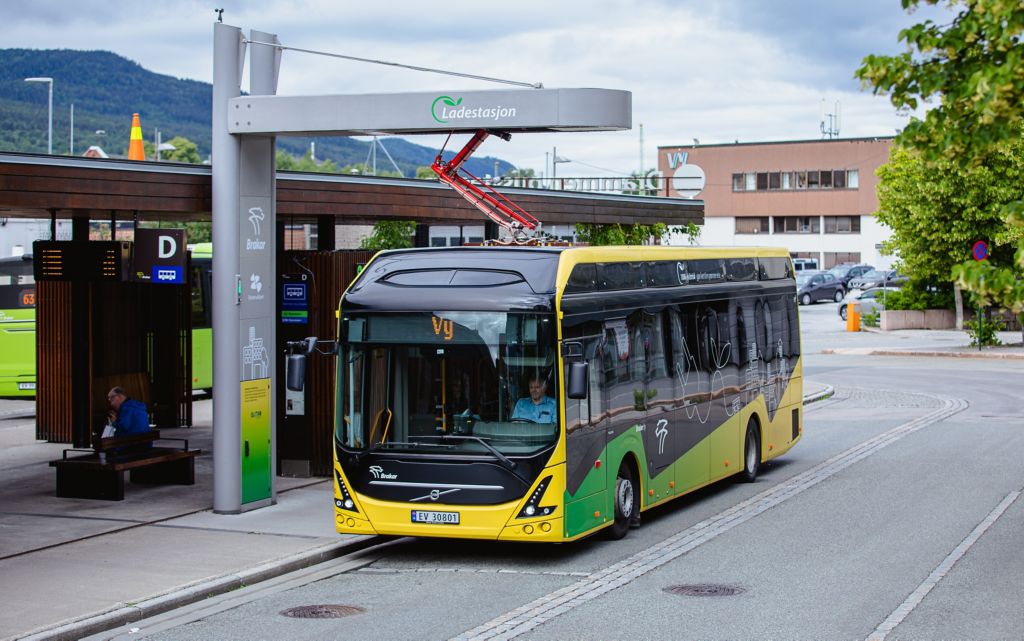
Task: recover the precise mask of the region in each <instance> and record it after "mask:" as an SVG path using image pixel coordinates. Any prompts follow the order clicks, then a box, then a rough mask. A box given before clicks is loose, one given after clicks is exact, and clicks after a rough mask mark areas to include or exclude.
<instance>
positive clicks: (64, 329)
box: [36, 281, 87, 443]
mask: <svg viewBox="0 0 1024 641" xmlns="http://www.w3.org/2000/svg"><path fill="white" fill-rule="evenodd" d="M36 296H37V298H36V438H37V439H41V440H46V441H52V442H57V443H67V442H70V441H71V371H72V370H71V345H70V341H71V320H72V319H71V315H72V307H71V283H59V282H51V281H41V282H39V283H37V291H36ZM81 322H87V320H86V319H82V320H81Z"/></svg>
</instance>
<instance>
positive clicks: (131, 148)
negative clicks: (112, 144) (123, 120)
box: [128, 114, 146, 160]
mask: <svg viewBox="0 0 1024 641" xmlns="http://www.w3.org/2000/svg"><path fill="white" fill-rule="evenodd" d="M145 159H146V152H145V151H144V150H143V149H142V123H140V122H139V114H132V137H131V140H130V141H129V142H128V160H145Z"/></svg>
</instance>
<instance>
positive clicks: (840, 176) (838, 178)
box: [832, 171, 846, 189]
mask: <svg viewBox="0 0 1024 641" xmlns="http://www.w3.org/2000/svg"><path fill="white" fill-rule="evenodd" d="M832 187H834V188H835V189H845V188H846V171H835V172H832Z"/></svg>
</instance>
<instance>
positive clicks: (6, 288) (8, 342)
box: [0, 243, 213, 397]
mask: <svg viewBox="0 0 1024 641" xmlns="http://www.w3.org/2000/svg"><path fill="white" fill-rule="evenodd" d="M212 262H213V261H212V253H211V248H210V243H201V244H198V245H196V246H195V248H194V250H193V255H192V267H191V273H190V274H189V286H190V287H191V299H192V303H191V306H192V389H195V390H204V391H206V392H211V391H212V388H213V347H212V330H211V320H212V319H211V315H210V314H211V312H210V310H211V307H210V284H211V281H210V269H211V266H212ZM32 274H33V272H32V255H31V254H25V255H23V256H17V257H14V258H0V354H3V358H2V359H0V397H33V396H35V395H36V283H35V279H34V277H33V275H32Z"/></svg>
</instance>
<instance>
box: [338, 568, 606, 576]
mask: <svg viewBox="0 0 1024 641" xmlns="http://www.w3.org/2000/svg"><path fill="white" fill-rule="evenodd" d="M358 572H360V573H361V574H424V573H434V572H447V573H455V572H458V573H460V574H524V575H529V576H572V577H588V576H590V572H562V571H559V570H506V569H497V568H432V567H425V568H359V570H358Z"/></svg>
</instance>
